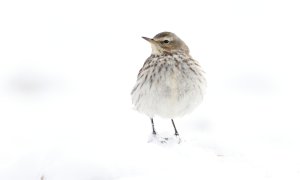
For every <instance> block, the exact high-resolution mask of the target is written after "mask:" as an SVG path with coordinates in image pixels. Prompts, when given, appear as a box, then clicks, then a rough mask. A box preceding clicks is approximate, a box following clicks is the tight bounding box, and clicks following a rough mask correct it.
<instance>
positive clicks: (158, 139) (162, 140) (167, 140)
mask: <svg viewBox="0 0 300 180" xmlns="http://www.w3.org/2000/svg"><path fill="white" fill-rule="evenodd" d="M148 142H149V143H150V142H152V143H159V144H175V143H176V144H180V143H181V142H182V140H181V138H180V137H179V135H175V137H174V136H171V137H165V136H164V137H163V136H160V135H158V134H151V136H150V138H149V140H148Z"/></svg>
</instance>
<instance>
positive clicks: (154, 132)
mask: <svg viewBox="0 0 300 180" xmlns="http://www.w3.org/2000/svg"><path fill="white" fill-rule="evenodd" d="M150 119H151V123H152V134H153V135H156V131H155V128H154V121H153V118H150Z"/></svg>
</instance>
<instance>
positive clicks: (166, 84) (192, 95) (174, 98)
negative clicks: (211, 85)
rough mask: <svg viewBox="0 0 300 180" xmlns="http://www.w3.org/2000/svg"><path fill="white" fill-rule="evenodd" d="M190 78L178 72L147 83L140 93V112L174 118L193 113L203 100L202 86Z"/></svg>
mask: <svg viewBox="0 0 300 180" xmlns="http://www.w3.org/2000/svg"><path fill="white" fill-rule="evenodd" d="M197 83H199V82H198V81H195V80H194V79H193V78H191V77H190V76H187V77H186V76H182V75H181V74H180V73H178V72H173V73H168V74H165V76H164V77H161V78H160V79H159V80H158V79H153V82H151V84H150V82H146V83H145V84H144V86H143V88H141V89H140V91H139V94H140V95H139V96H140V98H139V103H138V105H137V106H136V107H137V110H138V111H141V112H143V113H146V114H148V115H149V116H150V117H153V116H155V115H158V116H161V117H165V118H174V117H177V116H183V115H185V114H186V113H188V112H190V111H192V110H193V109H194V108H195V107H196V106H197V105H198V104H199V103H200V102H201V100H202V92H201V89H200V87H201V84H197Z"/></svg>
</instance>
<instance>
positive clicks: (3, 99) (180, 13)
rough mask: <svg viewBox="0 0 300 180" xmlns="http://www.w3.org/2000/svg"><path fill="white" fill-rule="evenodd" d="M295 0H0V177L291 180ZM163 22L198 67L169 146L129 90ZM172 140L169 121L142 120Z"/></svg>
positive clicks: (294, 160)
mask: <svg viewBox="0 0 300 180" xmlns="http://www.w3.org/2000/svg"><path fill="white" fill-rule="evenodd" d="M299 17H300V13H299V2H297V1H292V0H288V1H270V0H264V1H261V0H260V1H258V0H254V1H249V2H248V1H235V0H230V1H220V0H213V1H198V2H196V1H184V2H178V1H163V2H162V1H154V0H153V1H145V2H142V1H133V0H129V1H109V2H108V1H107V2H104V1H103V2H102V1H68V0H60V1H55V0H54V1H49V2H44V1H33V0H30V1H1V2H0V49H1V53H0V142H1V144H0V179H1V180H19V179H24V180H41V179H43V180H67V179H70V180H137V179H143V180H147V179H149V180H150V179H151V180H152V179H156V180H159V179H195V180H196V179H197V180H198V179H205V180H215V179H231V180H240V179H243V180H247V179H251V180H253V179H255V180H260V179H263V180H265V179H267V180H277V179H278V180H281V179H289V180H294V179H295V180H296V179H297V180H298V179H300V155H299V151H300V142H299V140H298V138H299V136H300V131H299V127H300V126H299V125H300V124H299V117H300V115H299V105H300V103H299V102H300V95H299V90H300V85H299V77H300V72H299V70H298V69H299V68H298V64H299V63H298V61H299V58H300V54H299V48H300V44H299V42H300V35H299V32H300V25H299V23H298V22H299ZM161 31H172V32H174V33H176V34H177V35H178V36H179V37H180V38H181V39H183V40H184V41H185V42H186V43H187V44H188V46H189V48H190V51H191V55H192V56H193V57H194V58H195V59H197V60H198V61H199V62H200V64H201V65H202V66H203V69H204V70H205V71H206V78H207V82H208V88H207V90H206V95H205V97H204V101H203V103H202V104H201V105H200V106H199V108H198V109H197V110H195V111H194V112H193V113H191V114H190V115H187V116H185V117H183V118H180V119H175V123H176V126H177V129H178V131H179V133H180V134H181V139H182V142H181V143H180V144H177V143H176V141H170V142H169V143H167V144H160V143H158V142H155V141H154V142H153V141H152V142H149V139H151V138H150V134H151V123H150V120H149V119H148V118H147V117H146V116H144V115H143V114H139V113H138V112H136V111H134V110H133V108H132V105H131V98H130V92H131V89H132V87H133V86H134V83H135V80H136V76H137V73H138V70H139V68H140V67H141V66H142V64H143V62H144V60H145V59H146V58H147V57H148V56H149V55H150V52H151V47H150V46H149V44H148V43H147V42H145V41H144V40H143V39H142V38H141V36H146V37H152V36H154V35H155V34H157V33H159V32H161ZM155 123H156V126H157V131H158V133H160V135H161V136H163V137H171V136H172V134H173V128H172V124H171V121H170V120H165V119H159V118H157V119H155Z"/></svg>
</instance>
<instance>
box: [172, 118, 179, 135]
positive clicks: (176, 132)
mask: <svg viewBox="0 0 300 180" xmlns="http://www.w3.org/2000/svg"><path fill="white" fill-rule="evenodd" d="M171 120H172V124H173V127H174V130H175V136H179V133H178V131H177V129H176V126H175V123H174V121H173V119H171Z"/></svg>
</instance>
